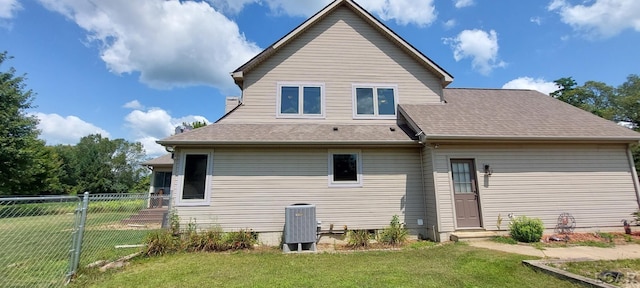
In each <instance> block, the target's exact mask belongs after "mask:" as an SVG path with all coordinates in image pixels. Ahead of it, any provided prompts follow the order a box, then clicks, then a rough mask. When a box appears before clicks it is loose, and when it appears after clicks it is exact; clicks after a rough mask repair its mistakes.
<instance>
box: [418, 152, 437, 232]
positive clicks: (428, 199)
mask: <svg viewBox="0 0 640 288" xmlns="http://www.w3.org/2000/svg"><path fill="white" fill-rule="evenodd" d="M422 165H423V166H422V172H423V174H424V176H423V177H424V193H425V209H426V219H425V226H426V229H427V231H428V232H427V235H426V236H427V237H430V238H432V239H431V240H434V241H436V240H437V239H434V238H435V237H434V236H433V235H434V234H436V233H438V232H437V231H438V230H439V224H438V205H437V201H438V200H437V197H436V190H435V184H434V173H433V149H431V148H429V147H428V146H425V147H424V148H423V149H422Z"/></svg>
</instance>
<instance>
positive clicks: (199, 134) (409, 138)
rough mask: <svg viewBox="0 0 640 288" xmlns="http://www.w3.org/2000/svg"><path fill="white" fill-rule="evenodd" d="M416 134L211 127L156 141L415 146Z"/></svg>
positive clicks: (349, 128) (328, 127)
mask: <svg viewBox="0 0 640 288" xmlns="http://www.w3.org/2000/svg"><path fill="white" fill-rule="evenodd" d="M413 135H414V133H413V132H412V131H409V130H408V127H406V126H397V125H395V124H391V125H388V124H373V125H372V124H370V125H344V124H343V125H335V124H311V123H299V124H291V123H290V124H221V123H217V124H210V125H207V126H205V127H201V128H198V129H194V130H192V131H189V132H185V133H182V134H177V135H173V136H171V137H169V138H166V139H163V140H160V141H157V142H158V143H159V144H161V145H165V146H169V145H282V144H286V145H320V144H338V145H349V144H357V145H380V144H381V145H395V144H398V145H415V143H416V141H415V139H416V138H415V137H413Z"/></svg>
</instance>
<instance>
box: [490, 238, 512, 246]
mask: <svg viewBox="0 0 640 288" xmlns="http://www.w3.org/2000/svg"><path fill="white" fill-rule="evenodd" d="M491 240H493V242H497V243H502V244H511V245H515V244H518V241H516V240H515V239H513V238H511V237H506V236H496V237H493V238H492V239H491Z"/></svg>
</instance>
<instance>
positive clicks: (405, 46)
mask: <svg viewBox="0 0 640 288" xmlns="http://www.w3.org/2000/svg"><path fill="white" fill-rule="evenodd" d="M342 6H345V7H348V8H349V9H351V10H352V11H353V12H354V13H355V14H357V15H358V16H360V17H361V18H362V19H363V20H365V22H367V23H369V24H370V25H371V26H372V27H373V28H374V29H376V30H378V31H379V32H380V33H381V34H382V35H384V36H385V37H386V38H387V39H389V40H390V41H391V42H393V43H394V44H396V45H397V46H398V47H400V48H401V49H402V50H403V51H405V52H406V53H407V54H409V55H410V56H412V58H414V59H415V60H416V61H418V62H419V63H420V64H422V65H423V66H424V67H425V68H427V69H428V70H430V71H431V72H432V73H434V74H435V75H436V76H438V77H439V78H440V79H441V81H442V86H443V87H446V86H447V85H449V83H451V82H452V81H453V76H451V74H449V72H447V71H445V70H444V69H443V68H442V67H440V66H439V65H438V64H436V63H435V62H433V61H432V60H431V59H429V57H427V56H425V55H424V54H422V52H420V51H419V50H418V49H416V48H415V47H413V45H411V44H409V42H407V41H406V40H404V39H403V38H402V37H400V36H399V35H398V34H396V33H395V32H394V31H393V30H391V29H389V27H387V26H386V25H384V23H382V22H380V21H379V20H378V19H377V18H375V17H374V16H373V15H371V13H369V12H368V11H367V10H365V9H364V8H362V7H361V6H360V5H358V4H357V3H355V2H354V1H353V0H335V1H333V2H332V3H331V4H329V5H327V6H326V7H324V8H323V9H322V10H320V11H319V12H318V13H316V14H315V15H313V16H311V17H310V18H309V19H307V20H306V21H305V22H303V23H302V24H300V25H299V26H298V27H296V28H295V29H293V30H292V31H291V32H289V33H288V34H287V35H285V36H284V37H282V38H280V40H278V41H276V42H275V43H273V44H272V45H271V46H269V47H268V48H266V49H265V50H263V51H262V52H260V53H259V54H258V55H256V56H255V57H253V58H252V59H251V60H249V61H248V62H246V63H244V64H243V65H242V66H240V67H239V68H238V69H236V70H235V71H233V72H232V73H231V76H232V77H233V79H234V81H235V83H236V85H238V86H239V87H240V89H242V82H243V80H244V74H245V73H248V72H249V71H251V70H252V69H253V68H255V67H256V66H258V65H259V64H260V63H262V62H263V61H265V60H266V59H267V58H269V57H270V56H271V55H273V54H274V53H276V52H277V51H278V50H280V49H281V47H283V46H285V45H286V44H288V43H289V42H291V41H293V40H294V39H296V38H297V37H298V36H300V35H301V34H302V33H304V32H305V31H307V30H308V29H309V28H310V27H311V26H313V25H315V24H316V23H318V22H319V21H321V20H322V19H324V18H325V17H326V16H327V15H329V14H330V13H332V12H333V11H335V10H336V9H337V8H339V7H342Z"/></svg>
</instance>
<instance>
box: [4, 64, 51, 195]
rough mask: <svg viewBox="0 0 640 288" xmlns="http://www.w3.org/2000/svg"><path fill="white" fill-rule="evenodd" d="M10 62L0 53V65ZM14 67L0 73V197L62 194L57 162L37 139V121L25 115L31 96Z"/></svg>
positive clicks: (30, 103)
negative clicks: (6, 61)
mask: <svg viewBox="0 0 640 288" xmlns="http://www.w3.org/2000/svg"><path fill="white" fill-rule="evenodd" d="M7 59H10V57H8V56H7V52H2V53H0V66H1V65H2V64H3V63H4V61H5V60H7ZM24 81H25V76H24V75H22V76H17V75H16V70H15V68H13V67H11V68H9V69H8V70H7V71H4V72H0V195H32V194H40V193H54V194H55V193H61V186H60V182H59V181H58V178H57V177H56V175H57V172H58V169H59V165H60V162H59V159H58V158H57V155H56V154H55V153H54V151H52V150H50V149H48V148H46V147H45V145H44V142H43V141H41V140H38V135H39V131H38V130H37V125H38V120H37V118H36V117H35V116H32V115H29V114H28V113H27V110H28V109H31V108H34V105H33V100H34V94H33V92H32V91H31V90H30V89H26V84H25V83H24Z"/></svg>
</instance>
